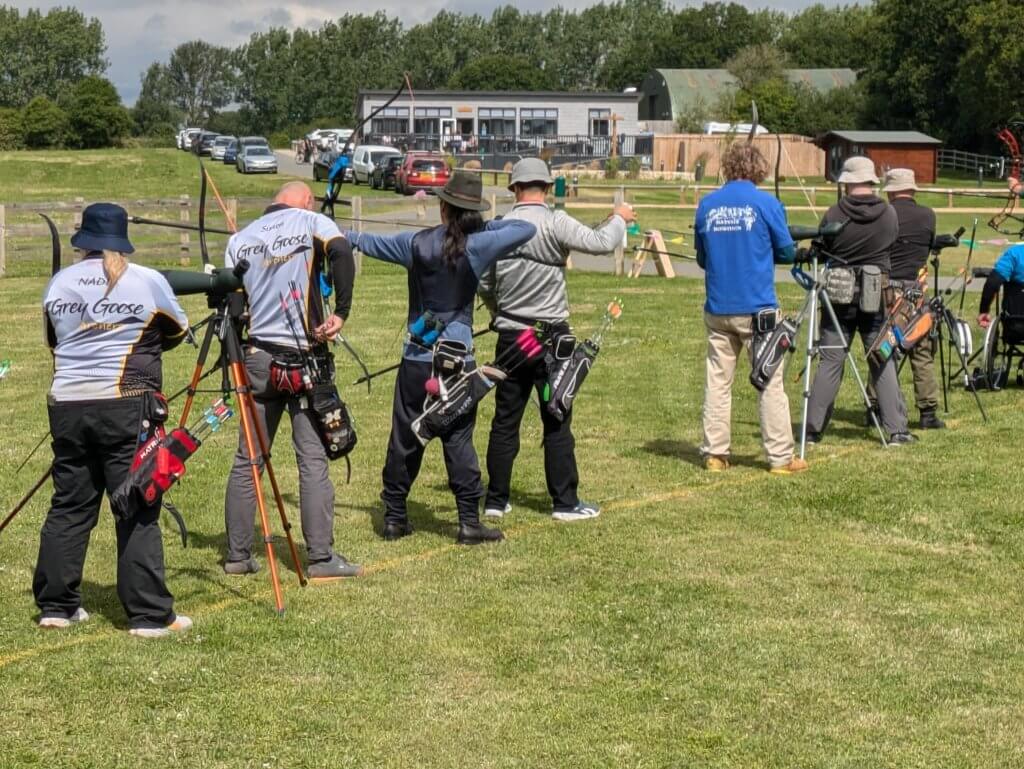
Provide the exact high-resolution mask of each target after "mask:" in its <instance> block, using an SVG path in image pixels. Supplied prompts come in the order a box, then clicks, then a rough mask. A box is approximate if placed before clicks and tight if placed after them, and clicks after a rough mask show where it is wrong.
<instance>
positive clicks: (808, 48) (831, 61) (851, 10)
mask: <svg viewBox="0 0 1024 769" xmlns="http://www.w3.org/2000/svg"><path fill="white" fill-rule="evenodd" d="M871 14H872V11H871V6H862V5H843V6H838V7H825V6H824V5H822V4H820V3H818V4H816V5H812V6H810V7H809V8H805V9H804V10H803V11H801V12H800V13H797V14H795V15H794V16H793V17H792V18H791V19H789V21H788V22H787V23H786V25H785V26H784V27H783V29H782V33H781V36H780V38H779V47H780V48H781V49H782V50H783V51H785V52H786V53H787V54H788V55H789V58H790V60H791V61H792V62H793V66H795V67H804V68H816V67H822V68H838V67H849V68H850V69H863V68H864V67H866V66H868V65H869V64H870V58H869V57H870V50H871V49H870V46H869V45H867V44H866V43H867V42H868V41H869V40H870V38H871V26H870V25H871Z"/></svg>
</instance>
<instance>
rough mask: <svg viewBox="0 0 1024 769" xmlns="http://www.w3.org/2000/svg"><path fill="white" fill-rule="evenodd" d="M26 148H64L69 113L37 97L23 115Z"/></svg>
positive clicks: (45, 99) (42, 97)
mask: <svg viewBox="0 0 1024 769" xmlns="http://www.w3.org/2000/svg"><path fill="white" fill-rule="evenodd" d="M22 119H23V121H24V126H25V133H24V137H25V146H26V147H28V148H29V149H41V148H44V147H63V146H64V145H65V143H66V142H67V138H68V115H67V113H66V112H65V111H64V110H62V109H61V108H60V107H58V106H57V105H56V104H54V103H53V102H52V101H50V100H49V99H47V98H46V97H45V96H37V97H36V98H34V99H33V100H32V101H30V102H29V103H28V104H26V105H25V110H24V112H23V113H22Z"/></svg>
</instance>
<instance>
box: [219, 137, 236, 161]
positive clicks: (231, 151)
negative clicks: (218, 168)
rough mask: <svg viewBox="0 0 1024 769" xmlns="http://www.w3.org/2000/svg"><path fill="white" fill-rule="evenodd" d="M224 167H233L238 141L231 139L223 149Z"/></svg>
mask: <svg viewBox="0 0 1024 769" xmlns="http://www.w3.org/2000/svg"><path fill="white" fill-rule="evenodd" d="M222 160H223V161H224V165H229V166H233V165H234V164H235V161H236V160H238V139H233V140H232V141H231V142H229V143H228V144H227V146H225V147H224V157H223V158H222Z"/></svg>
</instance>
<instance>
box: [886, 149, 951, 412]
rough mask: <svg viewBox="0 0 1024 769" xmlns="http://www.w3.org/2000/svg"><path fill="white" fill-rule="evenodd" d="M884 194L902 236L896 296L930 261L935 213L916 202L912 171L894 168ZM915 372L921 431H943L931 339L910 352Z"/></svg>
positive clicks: (892, 278)
mask: <svg viewBox="0 0 1024 769" xmlns="http://www.w3.org/2000/svg"><path fill="white" fill-rule="evenodd" d="M882 191H883V192H884V193H886V195H887V196H888V198H889V205H891V206H892V207H893V208H894V209H895V210H896V219H897V220H898V222H899V235H898V236H897V238H896V243H895V244H894V245H893V247H892V254H891V256H890V262H891V265H892V269H891V272H890V273H889V285H890V286H891V287H892V288H893V289H894V291H896V292H897V293H902V292H903V291H904V290H906V289H909V288H911V287H913V286H914V285H915V284H916V283H917V277H918V274H919V273H920V272H921V269H922V268H923V267H924V266H925V263H926V262H927V261H928V253H929V251H930V249H931V245H932V241H933V240H934V239H935V212H934V211H932V210H931V209H930V208H928V206H923V205H921V204H920V203H918V202H917V201H916V200H915V199H914V193H915V192H916V191H917V184H916V182H915V180H914V172H913V171H912V170H910V169H909V168H893V169H891V170H889V171H887V172H886V174H885V184H884V185H883V186H882ZM908 357H909V358H910V368H911V369H912V370H913V373H914V400H915V401H916V405H917V408H918V411H920V412H921V421H920V427H921V429H922V430H941V429H942V428H943V427H945V426H946V424H945V423H944V422H943V421H942V420H941V419H939V418H938V416H936V414H935V412H936V410H937V409H938V407H939V383H938V380H936V378H935V339H934V338H932V337H931V336H929V337H928V338H927V339H922V340H921V341H920V342H918V343H917V344H916V345H915V346H914V349H912V350H911V351H910V353H909V356H908Z"/></svg>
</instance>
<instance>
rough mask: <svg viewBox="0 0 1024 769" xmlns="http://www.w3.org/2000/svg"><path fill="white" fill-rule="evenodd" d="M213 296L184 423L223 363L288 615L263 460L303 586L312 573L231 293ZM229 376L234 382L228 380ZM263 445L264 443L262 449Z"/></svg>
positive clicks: (277, 599) (270, 565)
mask: <svg viewBox="0 0 1024 769" xmlns="http://www.w3.org/2000/svg"><path fill="white" fill-rule="evenodd" d="M207 296H208V299H209V304H210V309H212V310H213V311H214V313H213V315H212V316H210V318H209V319H208V321H209V322H207V323H206V331H205V333H204V335H203V341H202V343H201V344H200V347H199V355H198V357H197V359H196V366H195V369H194V370H193V373H192V379H191V380H190V382H189V385H188V387H187V388H186V392H187V397H186V398H185V406H184V407H183V409H182V412H181V419H180V425H181V426H184V424H185V422H186V421H187V420H188V415H189V412H190V411H191V410H192V402H193V400H194V399H195V395H196V393H197V392H198V386H199V383H200V381H202V380H203V379H204V378H205V377H206V376H209V374H210V373H212V372H213V371H214V370H216V368H218V367H220V368H222V370H223V372H224V375H223V380H222V390H223V392H224V394H225V395H228V394H229V393H230V392H231V391H233V392H234V393H235V396H236V398H237V399H238V413H239V415H240V417H241V424H242V434H243V436H244V438H245V447H246V453H247V454H248V455H249V466H250V468H251V470H252V482H253V487H254V488H255V490H256V507H257V509H258V510H259V516H260V528H261V530H262V533H263V542H264V544H265V545H266V549H267V570H268V571H269V572H270V582H271V585H272V587H273V589H274V607H275V609H276V610H277V613H278V614H284V599H283V597H282V595H281V581H280V579H279V577H278V572H277V561H276V560H275V558H274V546H273V537H272V536H271V532H270V517H269V515H268V514H267V502H266V498H265V496H264V493H263V484H262V478H261V476H262V470H261V468H260V464H261V463H262V465H263V470H265V471H266V474H267V477H268V478H269V479H270V488H271V489H272V491H273V494H274V502H275V504H276V505H277V511H278V513H279V514H280V516H281V526H282V527H283V528H284V534H285V538H286V539H287V540H288V548H289V550H290V551H291V557H292V563H293V564H294V566H295V573H296V574H297V575H298V577H299V585H301V586H302V587H305V586H306V575H305V572H304V571H303V569H302V565H301V563H300V562H299V551H298V549H297V548H296V546H295V540H294V538H293V537H292V527H291V523H290V522H289V521H288V516H287V514H286V513H285V509H284V499H283V498H282V497H281V490H280V488H279V487H278V485H277V477H276V476H275V475H274V467H273V465H272V464H271V462H270V449H269V444H270V441H269V440H268V439H267V436H266V435H265V434H264V432H263V426H262V424H261V423H260V419H259V413H258V411H257V410H256V402H255V400H254V399H253V395H252V388H251V386H250V384H249V376H248V374H247V373H246V370H245V358H244V356H243V355H242V343H241V341H240V339H239V334H238V328H237V326H236V322H237V321H236V318H235V317H233V316H232V313H231V312H229V309H228V305H229V303H230V302H229V298H228V296H227V295H219V296H218V295H213V294H208V295H207ZM214 337H217V338H218V339H219V340H220V344H221V352H220V358H219V360H218V362H217V363H216V364H215V365H214V367H213V368H211V370H210V371H207V372H206V373H204V372H203V367H204V366H205V365H206V359H207V357H208V356H209V354H210V347H211V346H212V344H213V339H214ZM229 381H230V385H229V384H228V382H229ZM257 447H258V448H259V451H258V452H257Z"/></svg>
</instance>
